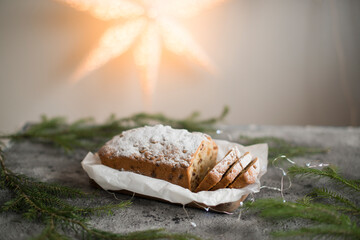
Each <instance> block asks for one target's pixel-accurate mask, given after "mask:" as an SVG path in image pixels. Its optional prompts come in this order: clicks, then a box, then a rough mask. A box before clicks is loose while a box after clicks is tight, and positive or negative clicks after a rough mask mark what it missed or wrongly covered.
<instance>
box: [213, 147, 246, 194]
mask: <svg viewBox="0 0 360 240" xmlns="http://www.w3.org/2000/svg"><path fill="white" fill-rule="evenodd" d="M251 159H252V156H251V154H250V153H249V152H246V153H245V154H244V155H242V156H241V157H240V158H238V160H237V161H236V162H235V163H234V164H233V165H232V166H231V167H230V168H229V170H228V171H227V172H226V173H225V175H224V176H223V178H222V179H221V180H220V181H219V182H218V183H217V184H216V185H215V186H214V187H213V188H212V189H211V190H212V191H215V190H218V189H220V188H226V187H227V186H228V185H229V184H230V183H232V182H233V181H234V179H235V178H236V177H237V176H238V175H239V174H240V173H241V171H242V170H243V169H244V168H245V167H246V166H247V165H248V164H249V163H250V162H251Z"/></svg>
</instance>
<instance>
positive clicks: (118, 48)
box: [73, 18, 146, 81]
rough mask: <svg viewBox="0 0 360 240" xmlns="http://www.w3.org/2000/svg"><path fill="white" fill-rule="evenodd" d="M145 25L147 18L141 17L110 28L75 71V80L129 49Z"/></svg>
mask: <svg viewBox="0 0 360 240" xmlns="http://www.w3.org/2000/svg"><path fill="white" fill-rule="evenodd" d="M145 26H146V20H145V19H143V18H139V19H135V20H129V21H128V22H126V23H125V24H124V25H115V26H113V27H111V28H110V29H108V30H107V31H106V32H105V34H104V35H103V36H102V38H101V39H100V42H99V44H98V45H97V47H96V48H95V49H94V50H93V51H92V52H91V53H90V54H89V56H88V57H87V59H86V60H85V62H84V63H83V64H82V65H81V67H80V68H79V69H78V71H77V72H76V73H75V75H74V78H73V79H74V81H78V80H80V79H81V78H82V77H84V76H85V75H86V74H87V73H89V72H91V71H93V70H95V69H97V68H99V67H101V66H102V65H104V64H105V63H106V62H108V61H109V60H111V59H113V58H115V57H117V56H119V55H121V54H122V53H124V52H125V51H126V50H128V49H129V48H130V47H131V44H132V43H133V42H134V40H135V39H136V37H137V36H138V35H139V34H140V33H141V32H142V30H143V29H144V27H145Z"/></svg>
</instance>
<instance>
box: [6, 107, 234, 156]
mask: <svg viewBox="0 0 360 240" xmlns="http://www.w3.org/2000/svg"><path fill="white" fill-rule="evenodd" d="M228 111H229V109H228V107H224V109H223V111H222V113H221V114H220V116H219V117H214V118H210V119H205V120H199V116H200V114H199V113H198V112H195V113H193V114H191V115H190V116H189V117H187V118H185V119H182V120H176V119H172V118H169V117H166V116H165V115H163V114H147V113H138V114H135V115H133V116H130V117H125V118H116V117H115V115H111V116H110V117H109V119H108V120H106V121H105V122H104V123H102V124H97V123H95V122H94V120H93V119H92V118H83V119H80V120H77V121H75V122H73V123H68V122H67V121H66V119H65V118H63V117H54V118H48V117H46V116H42V118H41V121H40V122H38V123H33V124H28V125H27V127H25V128H24V129H23V130H22V131H20V132H18V133H15V134H8V135H0V139H10V140H12V141H22V140H31V141H36V142H41V143H49V144H54V145H56V146H59V147H61V148H63V149H64V150H66V151H71V150H73V149H75V148H84V149H87V150H95V149H96V148H97V147H99V146H101V145H103V144H104V143H105V142H106V141H107V140H109V139H110V138H111V137H113V136H114V135H117V134H119V133H121V132H122V131H124V130H128V129H131V128H135V127H142V126H144V125H153V124H157V123H161V124H165V125H170V126H172V127H174V128H183V129H187V130H189V131H199V132H211V131H213V130H214V127H213V125H214V124H215V123H217V122H219V121H221V120H223V119H224V118H225V116H226V115H227V113H228Z"/></svg>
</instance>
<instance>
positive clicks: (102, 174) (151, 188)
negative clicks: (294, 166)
mask: <svg viewBox="0 0 360 240" xmlns="http://www.w3.org/2000/svg"><path fill="white" fill-rule="evenodd" d="M215 142H216V144H217V145H218V147H219V150H218V156H217V159H218V161H219V160H221V159H222V158H223V157H224V156H225V154H226V153H227V152H228V151H229V150H230V149H231V148H232V147H237V148H238V149H239V151H240V152H241V153H242V154H244V153H245V152H250V153H251V155H252V156H253V157H258V158H259V160H260V174H259V176H258V179H257V181H256V182H255V183H254V184H251V185H248V186H246V187H245V188H242V189H226V188H225V189H219V190H216V191H202V192H198V193H194V192H191V191H190V190H189V189H185V188H183V187H180V186H178V185H175V184H172V183H169V182H167V181H164V180H161V179H155V178H151V177H147V176H143V175H140V174H137V173H132V172H126V171H119V170H116V169H113V168H110V167H107V166H105V165H102V164H101V161H100V159H99V157H98V156H97V155H96V154H93V153H91V152H89V153H88V154H87V155H86V157H85V158H84V160H83V161H82V162H81V165H82V167H83V168H84V170H85V171H86V173H87V174H88V175H89V177H90V178H91V179H93V180H94V181H95V182H96V183H97V184H98V185H99V186H100V187H102V188H103V189H105V190H114V191H116V190H127V191H130V192H135V193H138V194H143V195H147V196H151V197H155V198H160V199H163V200H166V201H169V202H172V203H179V204H188V203H190V202H193V201H195V202H198V203H202V204H205V205H207V206H216V205H219V204H222V203H228V202H234V201H238V200H239V199H240V198H241V197H242V196H243V195H245V194H249V193H255V192H259V191H260V178H261V176H263V175H264V174H265V173H266V171H267V163H268V159H267V156H268V146H267V144H256V145H251V146H242V145H240V144H237V143H232V142H228V141H224V140H216V139H215Z"/></svg>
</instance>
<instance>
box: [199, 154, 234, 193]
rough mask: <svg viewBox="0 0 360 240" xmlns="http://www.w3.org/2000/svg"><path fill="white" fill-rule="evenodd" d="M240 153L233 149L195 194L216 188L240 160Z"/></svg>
mask: <svg viewBox="0 0 360 240" xmlns="http://www.w3.org/2000/svg"><path fill="white" fill-rule="evenodd" d="M238 157H239V153H238V151H237V150H235V149H234V148H233V149H231V150H230V151H229V152H228V153H227V154H226V155H225V157H224V158H223V159H222V160H221V161H220V162H218V163H217V164H216V165H215V166H214V167H213V168H212V169H211V170H210V171H209V172H208V173H207V174H206V176H205V177H204V179H203V180H202V181H201V182H200V184H199V185H198V187H197V188H196V189H195V192H200V191H207V190H209V189H211V188H212V187H213V186H215V185H216V184H217V183H218V182H219V181H220V180H221V178H222V177H223V175H224V174H225V173H226V171H227V170H228V169H229V168H230V167H231V166H232V165H233V163H234V162H235V161H236V160H237V159H238Z"/></svg>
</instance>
